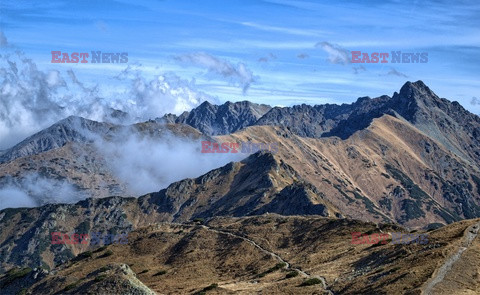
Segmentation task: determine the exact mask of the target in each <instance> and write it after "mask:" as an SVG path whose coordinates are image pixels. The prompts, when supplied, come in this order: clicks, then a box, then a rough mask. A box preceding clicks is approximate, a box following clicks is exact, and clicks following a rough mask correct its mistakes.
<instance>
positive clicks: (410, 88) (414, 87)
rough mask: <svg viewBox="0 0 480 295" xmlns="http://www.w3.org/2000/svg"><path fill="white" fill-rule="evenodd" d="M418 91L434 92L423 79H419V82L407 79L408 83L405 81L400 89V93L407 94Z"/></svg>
mask: <svg viewBox="0 0 480 295" xmlns="http://www.w3.org/2000/svg"><path fill="white" fill-rule="evenodd" d="M416 92H420V93H426V94H434V93H433V92H432V91H431V90H430V88H428V86H427V85H425V83H423V81H421V80H418V81H417V82H413V83H412V82H410V81H407V83H405V84H404V85H403V86H402V88H401V89H400V94H403V95H407V96H409V95H410V94H412V93H416Z"/></svg>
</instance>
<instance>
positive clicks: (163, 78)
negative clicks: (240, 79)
mask: <svg viewBox="0 0 480 295" xmlns="http://www.w3.org/2000/svg"><path fill="white" fill-rule="evenodd" d="M2 36H3V35H1V36H0V37H2ZM3 37H4V36H3ZM0 39H1V38H0ZM2 42H3V41H2ZM5 42H6V41H5ZM5 51H7V52H6V53H5V54H2V56H0V150H2V149H6V148H9V147H11V146H13V145H14V144H16V143H18V142H19V141H20V140H22V139H24V138H25V137H27V136H29V135H31V134H33V133H35V132H38V131H40V130H42V129H44V128H46V127H48V126H50V125H52V124H53V123H55V122H57V121H59V120H61V119H63V118H65V117H68V116H70V115H76V116H81V117H84V118H87V119H91V120H96V121H112V122H115V123H125V124H126V123H133V122H134V121H142V120H148V119H150V118H155V117H160V116H162V115H164V114H165V113H175V114H180V113H182V112H184V111H189V110H191V109H192V108H194V107H196V106H198V105H199V104H201V103H202V102H203V101H205V100H208V101H210V102H213V103H215V102H217V99H216V98H214V97H211V96H208V95H207V94H205V93H203V92H201V91H198V90H197V89H196V85H195V83H194V81H186V80H184V79H181V78H179V77H178V76H176V75H175V74H172V73H159V74H157V75H155V76H153V78H151V77H146V75H144V73H143V72H142V70H141V66H137V67H135V66H132V65H129V66H128V67H127V68H126V69H125V70H123V71H122V72H121V73H120V74H119V75H118V76H117V77H116V80H115V79H114V77H112V78H111V79H112V80H115V81H117V82H118V80H120V82H121V83H122V86H123V87H124V88H123V89H115V88H113V89H112V87H110V88H109V89H108V92H106V91H103V92H106V94H105V93H104V94H102V90H104V89H102V85H100V84H95V85H86V84H85V83H83V82H81V81H79V79H78V78H77V76H76V74H75V72H74V71H73V70H67V71H66V72H60V71H57V70H50V71H42V70H40V69H38V67H37V65H36V64H35V62H33V61H32V60H31V59H29V58H27V57H26V56H25V54H23V53H22V52H20V51H18V50H17V51H14V52H8V50H5ZM239 71H240V72H239V73H241V70H239ZM113 110H120V111H123V112H127V113H128V114H129V115H130V118H132V119H133V121H129V122H119V121H118V118H116V117H112V111H113Z"/></svg>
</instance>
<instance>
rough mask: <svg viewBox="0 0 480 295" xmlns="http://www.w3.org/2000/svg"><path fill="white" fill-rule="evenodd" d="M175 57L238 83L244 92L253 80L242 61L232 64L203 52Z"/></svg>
mask: <svg viewBox="0 0 480 295" xmlns="http://www.w3.org/2000/svg"><path fill="white" fill-rule="evenodd" d="M175 59H176V60H178V61H180V62H183V63H187V64H191V65H194V66H198V67H202V68H205V69H207V70H208V71H209V72H210V73H214V74H216V75H219V76H221V77H223V78H227V79H229V81H230V82H233V83H236V84H238V85H240V86H241V87H242V90H243V93H244V94H245V93H246V92H247V90H248V88H249V87H250V85H251V84H252V83H253V82H255V77H254V76H253V73H252V71H250V70H249V69H248V68H247V67H246V65H245V64H244V63H238V64H237V65H233V64H232V63H230V62H229V61H227V60H224V59H220V58H218V57H215V56H213V55H210V54H208V53H204V52H198V53H191V54H184V55H180V56H176V57H175Z"/></svg>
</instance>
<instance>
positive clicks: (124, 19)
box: [0, 0, 480, 114]
mask: <svg viewBox="0 0 480 295" xmlns="http://www.w3.org/2000/svg"><path fill="white" fill-rule="evenodd" d="M0 17H1V19H0V26H1V31H2V32H3V35H4V37H5V38H6V39H7V40H8V47H10V48H16V49H21V50H22V51H23V52H25V55H26V56H28V57H29V58H31V59H32V61H33V62H35V63H36V65H37V66H38V67H39V68H41V69H43V70H45V71H49V70H58V71H61V72H65V71H68V70H69V69H72V70H73V71H74V73H75V75H76V77H78V79H79V80H81V81H82V83H84V85H96V84H99V85H100V87H102V88H103V90H102V91H103V92H102V93H103V95H104V96H105V97H108V93H110V92H111V91H112V89H117V87H125V85H122V83H121V82H119V81H118V80H115V79H112V77H114V76H116V75H118V74H119V73H121V71H122V70H124V69H125V67H126V66H129V65H130V66H131V67H135V68H136V69H139V70H141V71H142V74H143V75H146V76H152V77H153V76H156V75H161V74H164V73H171V74H174V75H176V76H178V77H180V78H181V79H185V80H186V81H190V83H191V84H193V85H194V87H195V88H196V89H197V90H198V91H201V92H202V93H206V94H207V95H210V96H213V97H215V98H216V99H217V101H218V102H225V101H227V100H230V101H239V100H250V101H253V102H258V103H267V104H270V105H285V106H288V105H292V104H300V103H307V104H322V103H350V102H353V101H355V100H356V99H357V98H358V97H361V96H371V97H375V96H379V95H382V94H387V95H392V94H393V92H394V91H398V90H399V89H400V87H401V86H402V85H403V84H404V83H405V82H406V81H407V80H409V81H416V80H423V81H424V82H425V83H426V84H427V85H428V86H430V87H431V88H432V89H433V91H435V92H436V93H437V94H438V95H439V96H441V97H446V98H449V99H450V100H457V101H459V102H460V103H461V104H462V105H463V106H464V107H466V108H467V109H469V110H470V111H472V112H474V113H477V114H479V113H480V93H479V89H480V87H479V86H480V74H479V73H480V59H479V54H480V50H479V49H480V2H478V1H288V0H268V1H267V0H263V1H262V0H256V1H254V0H246V1H233V0H229V1H208V0H206V1H180V0H177V1H144V0H137V1H111V0H105V1H74V2H72V1H58V0H57V1H55V0H53V1H48V2H47V1H45V3H42V2H40V1H8V0H2V2H1V3H0ZM52 50H60V51H62V52H69V53H72V52H90V51H92V50H100V51H102V52H128V57H129V61H128V64H90V63H89V64H52V63H51V62H50V61H51V53H50V52H51V51H52ZM356 50H359V51H362V52H368V53H372V52H391V51H393V50H400V51H402V52H428V57H429V59H428V63H423V64H420V63H414V64H411V63H410V64H391V63H387V64H380V63H378V64H351V63H349V62H348V61H345V60H342V58H341V57H342V52H343V53H346V54H347V55H348V54H349V51H356ZM349 57H350V58H351V55H350V56H349ZM82 85H83V84H82ZM192 87H193V86H192Z"/></svg>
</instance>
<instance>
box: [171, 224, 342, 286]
mask: <svg viewBox="0 0 480 295" xmlns="http://www.w3.org/2000/svg"><path fill="white" fill-rule="evenodd" d="M164 224H172V225H180V226H187V227H196V226H198V225H192V224H184V223H173V222H170V223H164ZM200 227H202V228H203V229H205V230H208V231H212V232H214V233H217V234H222V235H227V236H231V237H234V238H238V239H242V240H243V241H245V242H247V243H249V244H251V245H252V246H254V247H255V248H257V249H259V250H260V251H262V252H263V253H265V254H268V255H271V256H272V257H274V258H275V259H277V260H278V261H279V262H281V263H285V267H284V269H287V270H292V271H297V272H298V273H299V274H300V275H302V276H303V277H305V278H317V279H319V280H320V281H321V282H322V286H323V289H324V290H325V291H326V292H327V293H328V294H329V295H334V293H333V292H332V291H331V290H329V289H328V285H327V281H326V280H325V278H324V277H321V276H312V275H310V274H308V273H307V272H305V271H303V270H301V269H298V268H296V267H292V266H291V264H290V263H289V262H288V261H286V260H285V259H283V258H282V257H280V255H278V254H277V253H274V252H272V251H269V250H267V249H265V248H263V247H262V246H260V245H259V244H257V243H256V242H255V241H253V240H251V239H249V238H247V237H244V236H240V235H237V234H234V233H231V232H228V231H223V230H219V229H215V228H211V227H209V226H206V225H200Z"/></svg>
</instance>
